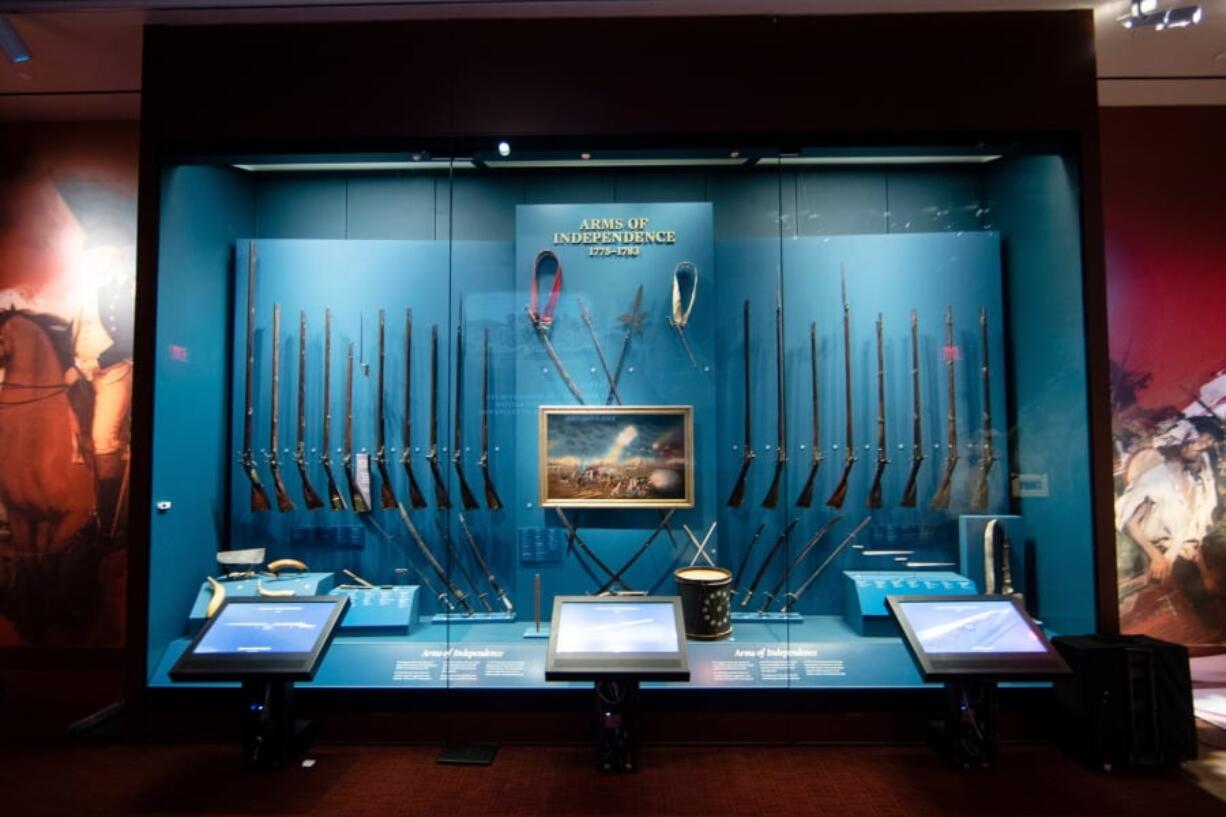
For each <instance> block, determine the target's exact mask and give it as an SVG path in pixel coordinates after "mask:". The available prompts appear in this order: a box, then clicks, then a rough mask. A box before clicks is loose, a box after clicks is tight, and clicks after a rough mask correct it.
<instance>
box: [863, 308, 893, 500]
mask: <svg viewBox="0 0 1226 817" xmlns="http://www.w3.org/2000/svg"><path fill="white" fill-rule="evenodd" d="M882 331H883V329H882V321H881V313H880V312H878V313H877V468H876V470H875V471H873V485H872V487H871V488H870V489H869V492H868V506H869V507H870V508H880V507H881V480H882V477H883V476H884V475H885V467H886V466H887V465H889V464H890V458H889V456H888V453H887V451H886V448H885V340H884V339H883V337H882Z"/></svg>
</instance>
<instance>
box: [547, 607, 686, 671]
mask: <svg viewBox="0 0 1226 817" xmlns="http://www.w3.org/2000/svg"><path fill="white" fill-rule="evenodd" d="M614 677H626V678H631V677H633V678H635V679H637V680H643V681H688V680H689V678H690V669H689V660H688V658H687V657H686V651H685V624H684V622H683V620H682V616H681V599H680V598H678V597H676V596H608V597H599V598H593V597H592V596H557V597H555V599H554V602H553V620H552V623H551V625H550V628H549V655H548V658H547V659H546V663H545V679H546V680H548V681H585V680H599V679H601V678H614Z"/></svg>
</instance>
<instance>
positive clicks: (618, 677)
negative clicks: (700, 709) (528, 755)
mask: <svg viewBox="0 0 1226 817" xmlns="http://www.w3.org/2000/svg"><path fill="white" fill-rule="evenodd" d="M689 679H690V666H689V658H688V657H687V655H686V650H685V623H684V620H683V618H682V615H681V599H680V597H678V596H599V597H593V596H556V597H554V601H553V618H552V620H551V623H550V625H549V654H548V656H547V657H546V659H545V680H546V681H592V682H593V684H594V687H593V690H594V695H593V698H594V701H595V704H594V708H593V714H594V716H595V729H596V763H597V767H598V768H599V769H601V770H603V771H606V772H631V771H634V770H635V769H637V768H638V765H639V764H638V715H639V685H640V684H641V683H642V682H643V681H688V680H689Z"/></svg>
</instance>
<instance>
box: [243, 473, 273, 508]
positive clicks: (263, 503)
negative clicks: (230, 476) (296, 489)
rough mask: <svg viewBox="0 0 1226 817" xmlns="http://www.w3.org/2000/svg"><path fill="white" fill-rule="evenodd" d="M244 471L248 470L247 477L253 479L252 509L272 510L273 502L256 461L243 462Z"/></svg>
mask: <svg viewBox="0 0 1226 817" xmlns="http://www.w3.org/2000/svg"><path fill="white" fill-rule="evenodd" d="M243 471H245V472H246V474H247V479H249V480H251V510H253V511H267V510H271V509H272V503H271V502H269V501H268V492H267V491H265V490H264V483H263V482H262V481H261V480H260V475H259V474H258V473H257V472H256V470H255V463H243Z"/></svg>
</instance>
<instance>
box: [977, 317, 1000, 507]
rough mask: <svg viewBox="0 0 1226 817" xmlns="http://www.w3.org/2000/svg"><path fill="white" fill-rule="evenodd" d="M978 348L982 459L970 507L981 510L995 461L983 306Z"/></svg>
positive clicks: (985, 500)
mask: <svg viewBox="0 0 1226 817" xmlns="http://www.w3.org/2000/svg"><path fill="white" fill-rule="evenodd" d="M979 349H980V353H979V354H980V357H981V359H982V360H981V363H980V371H981V373H982V378H981V379H982V382H983V459H981V460H980V461H979V478H978V480H976V482H975V493H974V494H972V495H971V507H972V508H974V509H975V510H979V511H981V510H983V509H984V508H986V507H988V477H989V476H990V475H991V473H992V466H993V464H995V462H996V449H995V448H994V447H993V445H992V384H991V379H990V378H991V369H990V368H989V364H988V310H987V309H985V308H983V307H980V309H979Z"/></svg>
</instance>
